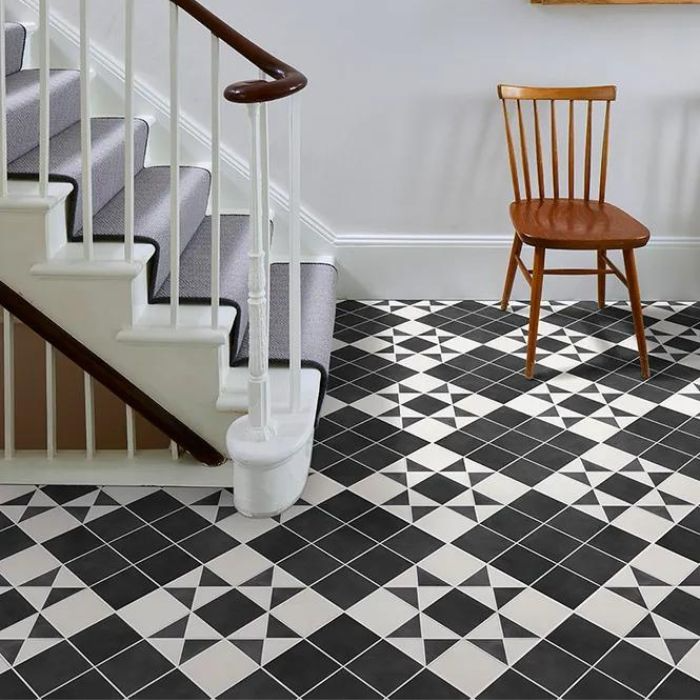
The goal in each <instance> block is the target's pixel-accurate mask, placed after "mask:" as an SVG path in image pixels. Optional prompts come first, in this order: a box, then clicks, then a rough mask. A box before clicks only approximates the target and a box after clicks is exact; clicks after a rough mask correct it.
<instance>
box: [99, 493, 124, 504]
mask: <svg viewBox="0 0 700 700" xmlns="http://www.w3.org/2000/svg"><path fill="white" fill-rule="evenodd" d="M94 505H96V506H118V505H119V503H117V501H115V500H114V499H113V498H112V497H111V496H110V495H109V494H108V493H105V492H104V491H100V493H99V494H98V495H97V498H96V499H95V503H94Z"/></svg>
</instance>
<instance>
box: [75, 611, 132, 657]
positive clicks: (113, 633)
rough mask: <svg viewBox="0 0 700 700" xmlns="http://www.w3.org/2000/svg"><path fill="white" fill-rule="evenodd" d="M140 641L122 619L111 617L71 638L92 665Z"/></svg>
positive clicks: (115, 616)
mask: <svg viewBox="0 0 700 700" xmlns="http://www.w3.org/2000/svg"><path fill="white" fill-rule="evenodd" d="M140 639H141V637H140V636H139V635H138V634H137V633H136V632H135V631H134V629H133V628H132V627H130V626H129V625H127V624H126V622H124V621H123V620H122V619H121V618H120V617H118V616H117V615H111V616H110V617H108V618H106V619H104V620H101V621H100V622H97V623H95V624H94V625H92V626H90V627H88V628H87V629H84V630H83V631H82V632H79V633H78V634H76V635H74V636H73V637H71V642H72V643H73V644H74V645H75V646H76V647H77V648H78V650H79V651H80V652H81V653H82V654H83V655H84V656H85V657H87V659H88V660H89V661H90V662H91V663H93V664H95V665H97V664H99V663H101V662H102V661H105V660H106V659H109V658H110V657H111V656H114V655H115V654H118V653H119V652H121V651H124V649H126V648H127V647H130V646H131V645H132V644H136V642H138V641H139V640H140Z"/></svg>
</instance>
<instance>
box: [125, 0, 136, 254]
mask: <svg viewBox="0 0 700 700" xmlns="http://www.w3.org/2000/svg"><path fill="white" fill-rule="evenodd" d="M134 130H135V125H134V0H125V4H124V148H125V153H124V258H125V260H126V262H133V260H134V198H135V195H134Z"/></svg>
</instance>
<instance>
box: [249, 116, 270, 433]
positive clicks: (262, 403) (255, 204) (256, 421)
mask: <svg viewBox="0 0 700 700" xmlns="http://www.w3.org/2000/svg"><path fill="white" fill-rule="evenodd" d="M249 115H250V126H251V134H252V154H251V182H252V193H251V195H252V197H251V199H252V202H251V204H252V206H251V226H252V228H253V235H252V236H251V250H250V262H249V266H248V309H249V316H250V319H249V345H250V359H249V361H248V402H249V416H250V427H251V429H252V431H253V433H254V435H255V436H256V438H257V439H259V440H266V439H268V438H270V437H271V436H272V434H273V432H274V431H273V428H272V420H271V408H270V384H269V376H268V367H269V356H268V347H269V327H268V325H267V274H266V271H267V262H266V259H265V241H264V236H265V227H264V226H263V223H262V221H263V191H264V189H265V188H264V184H263V178H262V167H261V159H262V151H261V146H262V143H261V141H262V133H261V131H262V130H261V123H260V105H259V104H253V105H249Z"/></svg>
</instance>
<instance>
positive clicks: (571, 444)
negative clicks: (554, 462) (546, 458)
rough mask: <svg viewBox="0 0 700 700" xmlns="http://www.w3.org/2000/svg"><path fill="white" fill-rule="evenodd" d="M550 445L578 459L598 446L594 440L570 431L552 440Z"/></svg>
mask: <svg viewBox="0 0 700 700" xmlns="http://www.w3.org/2000/svg"><path fill="white" fill-rule="evenodd" d="M598 406H600V404H598ZM549 444H550V445H554V447H557V448H559V449H560V450H564V451H565V452H569V453H570V454H572V455H574V456H576V457H580V456H581V455H582V454H585V453H586V452H588V450H590V449H592V448H593V447H595V446H596V443H595V442H594V441H593V440H589V439H588V438H585V437H583V436H582V435H577V434H576V433H572V432H570V431H565V432H563V433H559V434H558V435H557V436H556V437H555V438H552V439H551V440H550V441H549Z"/></svg>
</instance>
